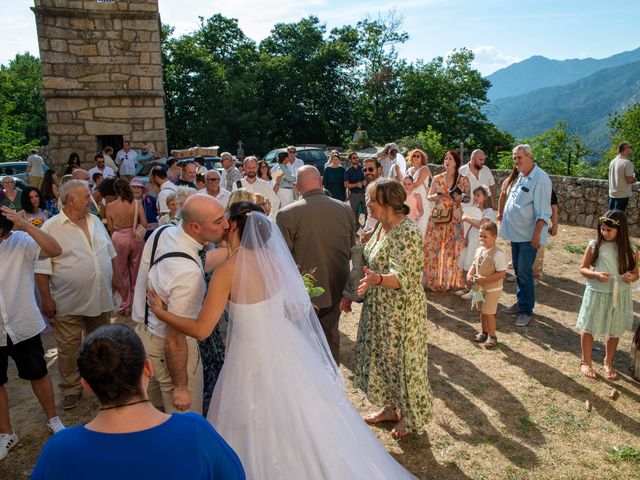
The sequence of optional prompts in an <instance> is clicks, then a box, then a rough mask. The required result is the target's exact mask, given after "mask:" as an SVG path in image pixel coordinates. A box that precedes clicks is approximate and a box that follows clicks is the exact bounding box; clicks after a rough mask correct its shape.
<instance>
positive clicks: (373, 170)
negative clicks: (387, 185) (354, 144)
mask: <svg viewBox="0 0 640 480" xmlns="http://www.w3.org/2000/svg"><path fill="white" fill-rule="evenodd" d="M364 171H365V172H375V171H376V167H367V168H365V169H364Z"/></svg>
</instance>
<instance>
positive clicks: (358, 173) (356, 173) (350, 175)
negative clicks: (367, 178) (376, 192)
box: [344, 165, 364, 193]
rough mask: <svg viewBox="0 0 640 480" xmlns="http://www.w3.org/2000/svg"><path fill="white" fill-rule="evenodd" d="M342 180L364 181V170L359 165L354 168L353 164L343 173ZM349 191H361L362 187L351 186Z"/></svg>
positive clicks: (351, 181)
mask: <svg viewBox="0 0 640 480" xmlns="http://www.w3.org/2000/svg"><path fill="white" fill-rule="evenodd" d="M344 181H345V182H349V183H358V182H364V170H362V167H361V166H360V165H358V166H357V167H355V168H354V167H353V165H352V166H350V167H349V168H347V171H346V172H345V173H344ZM349 191H350V192H351V193H363V192H364V187H353V188H350V189H349Z"/></svg>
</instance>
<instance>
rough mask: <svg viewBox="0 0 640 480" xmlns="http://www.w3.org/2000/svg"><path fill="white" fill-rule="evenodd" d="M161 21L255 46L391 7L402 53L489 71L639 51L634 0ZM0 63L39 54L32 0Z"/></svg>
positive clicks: (8, 2) (282, 11)
mask: <svg viewBox="0 0 640 480" xmlns="http://www.w3.org/2000/svg"><path fill="white" fill-rule="evenodd" d="M159 2H160V13H161V16H162V21H163V22H164V23H169V24H171V25H174V26H175V27H176V32H177V33H184V32H189V31H192V30H194V29H196V28H197V25H198V16H203V17H205V18H207V17H209V16H211V15H212V14H214V13H222V14H223V15H225V16H227V17H234V18H238V19H239V23H240V27H241V28H242V29H243V31H244V32H245V34H246V35H247V36H249V37H250V38H252V39H254V40H256V41H260V40H262V39H263V38H264V37H266V36H267V35H268V34H269V31H270V30H271V28H272V26H273V25H274V24H275V23H278V22H293V21H296V20H298V19H300V18H302V17H306V16H308V15H312V14H313V15H317V16H318V17H319V18H320V20H321V21H322V22H324V23H326V24H327V26H328V27H329V29H330V28H332V27H335V26H341V25H345V24H355V23H356V22H357V21H358V20H360V19H362V18H364V17H365V16H367V15H368V16H370V17H373V18H376V17H377V16H378V15H379V14H383V15H384V14H385V13H387V12H389V11H390V10H392V9H395V11H396V14H397V15H401V16H403V17H404V23H403V27H404V29H405V31H407V32H408V33H409V35H410V39H409V40H408V41H407V42H406V43H405V44H404V45H402V46H401V47H400V48H399V50H400V55H401V56H402V57H404V58H407V59H409V60H415V59H419V58H421V59H424V60H431V59H432V58H433V57H436V56H439V55H446V54H447V53H448V52H450V51H451V50H453V49H454V48H460V47H468V48H470V49H472V50H474V52H476V64H475V66H476V68H478V69H479V70H480V71H481V72H482V73H484V74H489V73H491V72H493V71H495V70H497V69H499V68H502V67H505V66H507V65H509V64H511V63H514V62H517V61H519V60H524V59H525V58H528V57H530V56H532V55H544V56H546V57H549V58H554V59H567V58H585V57H594V58H604V57H608V56H610V55H612V54H614V53H619V52H622V51H626V50H632V49H635V48H638V47H640V33H639V32H638V30H637V26H638V23H639V20H640V1H638V0H608V1H607V0H512V1H506V0H477V1H472V0H396V1H391V0H368V1H361V0H352V1H346V0H343V1H338V0H275V1H274V0H224V1H219V0H159ZM1 3H2V7H3V8H2V10H3V12H2V18H0V46H1V48H0V63H2V64H6V63H7V62H8V61H9V60H10V59H11V58H13V57H14V56H15V54H16V53H19V52H24V51H29V52H32V53H33V54H36V55H37V53H38V45H37V39H36V29H35V21H34V18H33V13H32V12H31V10H30V9H29V7H31V6H32V5H33V0H1Z"/></svg>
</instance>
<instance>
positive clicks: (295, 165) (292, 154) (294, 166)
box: [287, 145, 304, 177]
mask: <svg viewBox="0 0 640 480" xmlns="http://www.w3.org/2000/svg"><path fill="white" fill-rule="evenodd" d="M287 155H288V160H289V161H288V162H287V163H288V164H289V165H290V167H289V168H291V171H292V172H293V176H294V177H295V175H296V173H298V170H299V169H300V167H304V162H303V161H302V160H301V159H300V158H298V157H296V147H294V146H293V145H289V146H288V147H287Z"/></svg>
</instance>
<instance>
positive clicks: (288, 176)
mask: <svg viewBox="0 0 640 480" xmlns="http://www.w3.org/2000/svg"><path fill="white" fill-rule="evenodd" d="M278 170H282V172H283V173H284V175H282V178H281V179H280V188H293V185H294V183H296V176H295V175H294V174H293V172H292V171H291V168H290V167H289V165H287V164H286V163H278V164H277V165H275V166H274V167H273V168H272V169H271V173H272V174H273V172H277V171H278Z"/></svg>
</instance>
